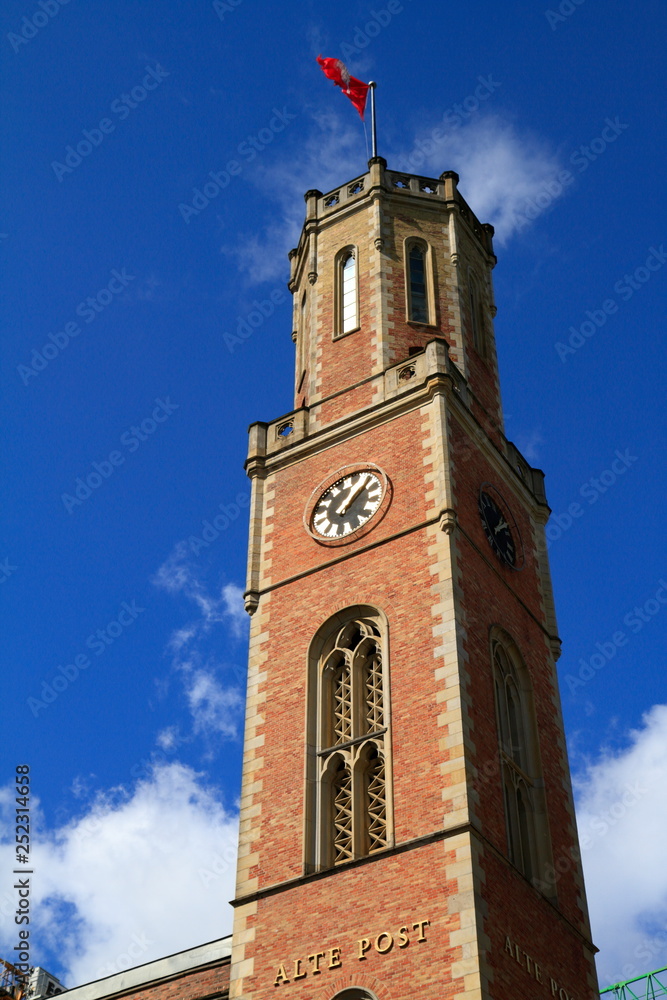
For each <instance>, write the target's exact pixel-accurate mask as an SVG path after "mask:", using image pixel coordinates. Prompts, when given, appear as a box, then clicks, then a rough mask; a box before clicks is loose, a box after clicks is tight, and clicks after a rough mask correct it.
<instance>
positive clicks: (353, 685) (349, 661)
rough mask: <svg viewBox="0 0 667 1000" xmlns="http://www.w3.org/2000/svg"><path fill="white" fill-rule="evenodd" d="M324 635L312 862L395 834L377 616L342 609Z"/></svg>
mask: <svg viewBox="0 0 667 1000" xmlns="http://www.w3.org/2000/svg"><path fill="white" fill-rule="evenodd" d="M351 610H352V611H354V610H357V611H366V612H373V609H370V608H362V609H351ZM323 633H326V639H325V640H324V641H323V642H322V641H321V639H322V634H323ZM319 640H320V641H319V646H320V649H319V653H318V655H317V659H316V660H315V659H314V660H313V664H312V666H313V672H312V673H311V677H310V686H311V691H310V693H309V697H310V715H311V734H312V736H313V737H314V738H315V741H316V746H315V747H311V754H310V762H309V774H310V779H311V780H310V781H308V783H307V784H308V797H309V800H310V801H309V802H308V803H307V814H309V819H310V824H308V823H307V826H308V825H310V827H311V828H312V834H313V835H312V837H311V841H310V847H309V849H307V853H310V855H311V857H310V860H309V862H308V860H307V864H308V863H309V866H310V867H311V868H312V867H318V868H327V867H332V866H334V865H339V864H343V863H344V862H346V861H350V860H353V859H354V858H358V857H364V856H367V855H369V854H373V853H375V852H376V851H380V850H382V849H384V848H386V847H388V846H389V845H390V841H391V829H390V826H391V824H390V799H389V781H388V770H389V769H388V766H387V764H388V762H387V755H388V751H389V742H388V731H387V719H388V717H387V697H388V692H387V682H386V678H387V669H386V667H387V665H386V662H385V657H384V648H385V641H384V638H383V629H382V628H381V622H380V620H379V616H378V617H375V616H374V615H373V614H350V616H349V618H347V620H345V618H344V617H342V616H341V615H340V614H339V615H336V616H334V619H333V620H330V622H329V623H328V627H327V625H325V626H324V627H323V629H321V630H320V633H319ZM313 750H314V753H313V752H312V751H313Z"/></svg>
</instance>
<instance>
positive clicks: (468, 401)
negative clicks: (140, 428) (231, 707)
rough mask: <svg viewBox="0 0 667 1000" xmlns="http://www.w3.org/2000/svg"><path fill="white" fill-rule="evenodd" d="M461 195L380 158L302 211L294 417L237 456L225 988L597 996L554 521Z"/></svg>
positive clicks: (478, 237) (327, 994)
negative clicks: (244, 524)
mask: <svg viewBox="0 0 667 1000" xmlns="http://www.w3.org/2000/svg"><path fill="white" fill-rule="evenodd" d="M457 182H458V177H457V175H456V174H455V173H453V172H451V171H450V172H447V173H444V174H443V175H442V176H441V177H440V178H439V179H437V180H435V179H429V178H424V177H416V176H412V175H405V174H399V173H396V172H393V171H390V170H387V165H386V162H385V161H384V160H383V159H381V158H379V157H377V158H375V159H373V160H371V161H370V163H369V171H368V173H366V174H364V175H363V176H362V177H358V178H357V179H355V180H353V181H351V182H350V183H347V184H344V185H342V186H341V187H340V188H339V189H337V190H335V191H332V192H330V193H329V194H327V195H322V194H321V192H319V191H309V192H308V193H307V194H306V196H305V197H306V220H305V224H304V227H303V231H302V234H301V238H300V241H299V246H298V247H297V248H296V249H295V250H293V251H292V252H291V253H290V260H291V278H290V289H291V291H292V293H293V296H294V334H293V339H294V341H295V344H296V370H295V403H294V405H295V409H294V410H293V411H292V412H291V413H288V414H286V415H285V416H283V417H281V418H280V419H278V420H275V421H273V422H272V423H268V424H267V423H257V424H254V425H253V426H252V427H251V429H250V449H249V455H248V462H247V469H248V474H249V476H250V477H251V479H252V487H253V492H252V502H251V516H250V552H249V561H248V586H247V592H246V608H247V610H248V611H249V613H250V614H251V615H252V620H251V637H250V657H249V673H248V705H247V715H246V730H245V755H244V766H243V789H242V799H241V825H240V845H239V861H238V874H237V888H236V899H235V900H234V906H235V923H234V934H233V949H232V970H231V994H230V995H231V997H233V998H237V997H244V998H248V1000H251V998H252V1000H265V998H269V997H276V998H281V1000H305V998H309V1000H310V998H311V997H313V996H317V997H319V998H321V1000H331V998H334V997H337V996H338V995H339V994H344V998H345V1000H403V998H407V997H409V996H412V995H413V994H416V995H417V996H419V997H421V998H423V1000H442V997H443V996H447V997H453V996H463V995H465V996H466V997H475V998H478V997H480V998H481V997H484V998H494V1000H517V998H519V1000H521V998H524V1000H540V998H544V1000H549V998H552V1000H553V998H558V1000H574V998H576V1000H584V998H592V997H593V996H596V995H597V981H596V977H595V968H594V959H593V956H594V952H595V949H594V947H593V945H592V944H591V940H590V928H589V923H588V916H587V907H586V900H585V893H584V886H583V879H582V872H581V866H580V863H579V850H578V844H577V834H576V828H575V820H574V810H573V801H572V793H571V788H570V776H569V769H568V761H567V756H566V748H565V740H564V735H563V723H562V718H561V709H560V700H559V694H558V686H557V677H556V668H555V661H556V658H557V657H558V654H559V648H560V642H559V639H558V635H557V627H556V619H555V614H554V606H553V598H552V590H551V583H550V576H549V568H548V562H547V555H546V547H545V543H544V525H545V523H546V521H547V518H548V515H549V507H548V506H547V502H546V497H545V493H544V486H543V475H542V473H541V472H540V471H539V470H537V469H533V468H531V467H530V466H529V465H528V463H527V462H526V461H525V459H524V458H523V457H522V456H521V454H520V453H519V452H518V451H517V449H516V448H515V447H514V446H513V445H512V444H511V443H510V442H508V441H507V440H506V438H505V437H504V434H503V419H502V410H501V403H500V393H499V386H498V372H497V363H496V351H495V344H494V334H493V324H492V318H493V316H494V315H495V307H494V304H493V293H492V285H491V269H492V268H493V266H494V264H495V257H494V254H493V248H492V235H493V229H492V227H491V226H488V225H482V224H480V223H479V222H478V221H477V219H476V218H475V216H474V215H473V213H472V211H471V210H470V208H469V207H468V205H467V204H466V202H465V201H464V199H463V198H462V197H461V195H460V194H459V192H458V190H457ZM267 377H268V376H267Z"/></svg>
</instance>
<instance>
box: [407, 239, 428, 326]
mask: <svg viewBox="0 0 667 1000" xmlns="http://www.w3.org/2000/svg"><path fill="white" fill-rule="evenodd" d="M408 280H409V286H410V319H411V320H412V321H413V322H414V323H428V322H429V312H428V288H427V281H426V251H425V250H424V249H423V248H422V247H420V246H416V245H413V246H411V247H410V250H409V253H408Z"/></svg>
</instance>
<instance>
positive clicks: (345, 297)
mask: <svg viewBox="0 0 667 1000" xmlns="http://www.w3.org/2000/svg"><path fill="white" fill-rule="evenodd" d="M334 267H335V275H334V295H335V308H334V327H335V329H334V337H342V336H343V335H344V334H346V333H353V332H354V331H355V330H358V329H359V252H358V250H357V247H356V246H347V247H343V249H342V250H339V251H338V253H337V254H336V258H335V261H334Z"/></svg>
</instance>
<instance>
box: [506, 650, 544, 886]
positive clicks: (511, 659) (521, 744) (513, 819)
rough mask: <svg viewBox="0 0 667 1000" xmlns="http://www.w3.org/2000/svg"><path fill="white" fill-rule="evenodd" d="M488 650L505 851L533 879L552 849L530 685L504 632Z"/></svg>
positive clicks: (523, 668)
mask: <svg viewBox="0 0 667 1000" xmlns="http://www.w3.org/2000/svg"><path fill="white" fill-rule="evenodd" d="M491 650H492V660H493V674H494V686H495V700H496V713H497V721H498V740H499V745H500V763H501V775H502V784H503V800H504V806H505V821H506V828H507V846H508V853H509V857H510V860H511V861H512V863H513V864H514V865H516V867H517V868H518V869H519V871H521V872H522V873H523V874H524V875H525V876H526V878H528V879H533V880H535V879H539V878H541V876H542V874H543V872H544V866H545V864H546V863H547V862H548V859H549V855H550V849H549V833H548V826H547V819H546V809H545V801H544V786H543V781H542V775H541V768H540V763H539V749H538V746H537V727H536V722H535V715H534V709H533V698H532V690H531V687H530V680H529V677H528V672H527V670H526V667H525V665H524V663H523V661H522V659H521V657H520V654H519V651H518V649H517V647H516V645H515V644H514V642H513V641H512V640H510V639H509V637H508V636H505V635H497V636H496V637H495V638H494V639H493V640H492V644H491Z"/></svg>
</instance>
